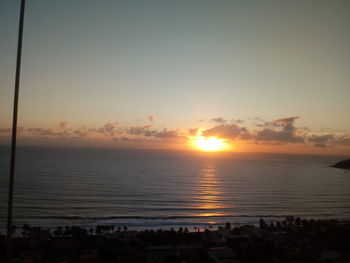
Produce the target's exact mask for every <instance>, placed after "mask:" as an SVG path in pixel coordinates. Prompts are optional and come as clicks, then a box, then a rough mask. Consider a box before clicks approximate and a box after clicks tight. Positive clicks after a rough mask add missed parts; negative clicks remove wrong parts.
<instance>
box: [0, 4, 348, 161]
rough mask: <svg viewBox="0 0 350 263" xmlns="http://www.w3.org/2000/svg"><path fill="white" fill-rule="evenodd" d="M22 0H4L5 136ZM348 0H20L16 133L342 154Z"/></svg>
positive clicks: (92, 142) (1, 105)
mask: <svg viewBox="0 0 350 263" xmlns="http://www.w3.org/2000/svg"><path fill="white" fill-rule="evenodd" d="M19 5H20V1H19V0H3V1H1V2H0V35H1V40H0V89H1V96H0V143H8V142H9V136H10V130H11V129H10V127H11V122H12V103H13V89H14V72H15V59H16V48H17V34H18V17H19ZM349 13H350V2H349V1H347V0H344V1H340V0H333V1H322V0H320V1H314V0H312V1H311V0H309V1H308V0H303V1H301V0H300V1H297V0H296V1H279V0H275V1H269V0H266V1H260V0H259V1H258V0H256V1H251V0H248V1H243V0H242V1H239V0H237V1H229V0H227V1H224V0H218V1H211V0H208V1H206V0H177V1H170V0H159V1H153V0H149V1H141V0H140V1H134V0H128V1H126V0H125V1H112V0H110V1H108V0H103V1H89V0H74V1H72V0H60V1H53V0H28V1H27V4H26V13H25V22H24V40H23V56H22V73H21V84H20V102H19V123H18V126H19V127H20V129H19V134H18V135H19V143H20V144H32V145H33V144H34V145H41V144H42V145H57V146H61V145H65V146H67V145H68V146H69V145H71V146H74V145H79V146H108V147H139V148H169V149H175V148H176V149H182V148H186V147H188V145H190V143H189V141H190V140H191V138H192V139H193V138H196V136H199V135H201V136H205V137H210V136H215V137H217V138H222V139H223V140H225V142H227V143H228V144H230V145H232V147H231V148H230V149H231V150H235V151H267V152H271V151H272V152H295V153H324V154H348V155H349V154H350V114H349V113H350V103H349V98H350V52H349V47H350V31H349V28H350V16H349Z"/></svg>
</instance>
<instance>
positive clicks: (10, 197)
mask: <svg viewBox="0 0 350 263" xmlns="http://www.w3.org/2000/svg"><path fill="white" fill-rule="evenodd" d="M24 6H25V0H21V13H20V18H19V30H18V44H17V63H16V81H15V95H14V102H13V120H12V141H11V162H10V180H9V193H8V210H7V260H8V262H9V263H11V262H12V247H11V243H12V242H11V237H12V208H13V188H14V179H15V178H14V177H15V163H16V141H17V112H18V94H19V81H20V73H21V56H22V37H23V19H24Z"/></svg>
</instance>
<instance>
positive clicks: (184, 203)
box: [0, 146, 350, 232]
mask: <svg viewBox="0 0 350 263" xmlns="http://www.w3.org/2000/svg"><path fill="white" fill-rule="evenodd" d="M9 156H10V148H9V147H8V146H0V232H3V231H4V229H5V228H6V213H7V193H8V190H7V189H8V174H9V159H10V157H9ZM345 158H346V156H325V155H292V154H261V153H260V154H258V153H205V152H186V151H166V150H135V149H93V148H53V147H51V148H50V147H32V146H20V147H18V150H17V167H16V174H15V192H14V213H13V216H14V224H16V225H18V226H21V225H23V224H30V225H32V226H41V227H44V228H55V227H57V226H66V225H78V226H81V227H93V226H97V225H113V226H116V227H117V226H121V227H123V226H126V227H128V228H129V229H134V230H141V229H160V228H162V229H169V228H175V229H176V228H179V227H187V228H189V229H193V228H206V227H217V226H220V225H224V224H225V223H226V222H230V223H231V224H237V225H239V224H256V223H257V222H258V220H259V218H263V219H264V220H266V221H278V220H283V219H284V218H285V217H286V216H295V217H301V218H308V219H310V218H313V219H339V220H350V171H346V170H342V169H336V168H332V167H330V165H331V164H333V163H334V162H336V161H339V160H342V159H345Z"/></svg>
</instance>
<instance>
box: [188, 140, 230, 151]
mask: <svg viewBox="0 0 350 263" xmlns="http://www.w3.org/2000/svg"><path fill="white" fill-rule="evenodd" d="M194 144H195V146H196V148H197V149H199V150H201V151H205V152H216V151H222V150H224V149H225V148H226V144H225V142H224V141H223V139H218V138H216V137H204V136H196V137H195V139H194Z"/></svg>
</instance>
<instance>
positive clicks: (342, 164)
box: [331, 159, 350, 170]
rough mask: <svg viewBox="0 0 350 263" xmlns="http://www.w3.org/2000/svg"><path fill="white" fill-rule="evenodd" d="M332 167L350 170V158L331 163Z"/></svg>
mask: <svg viewBox="0 0 350 263" xmlns="http://www.w3.org/2000/svg"><path fill="white" fill-rule="evenodd" d="M331 167H334V168H340V169H347V170H350V159H347V160H343V161H339V162H337V163H335V164H333V165H331Z"/></svg>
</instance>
